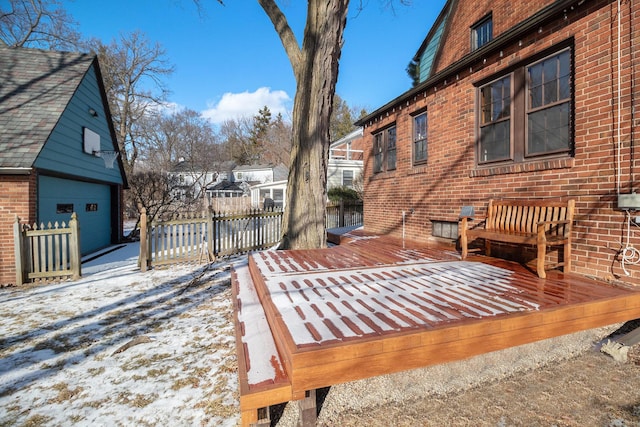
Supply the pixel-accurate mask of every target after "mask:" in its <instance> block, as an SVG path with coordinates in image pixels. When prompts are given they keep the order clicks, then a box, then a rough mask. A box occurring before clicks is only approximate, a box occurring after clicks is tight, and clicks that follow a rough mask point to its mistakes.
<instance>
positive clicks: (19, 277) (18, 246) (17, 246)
mask: <svg viewBox="0 0 640 427" xmlns="http://www.w3.org/2000/svg"><path fill="white" fill-rule="evenodd" d="M13 243H14V245H13V247H14V256H15V258H16V286H20V285H22V284H23V283H24V272H23V269H24V267H23V265H22V262H23V258H22V254H23V253H24V249H23V241H22V230H21V226H20V218H18V215H16V220H15V222H14V223H13Z"/></svg>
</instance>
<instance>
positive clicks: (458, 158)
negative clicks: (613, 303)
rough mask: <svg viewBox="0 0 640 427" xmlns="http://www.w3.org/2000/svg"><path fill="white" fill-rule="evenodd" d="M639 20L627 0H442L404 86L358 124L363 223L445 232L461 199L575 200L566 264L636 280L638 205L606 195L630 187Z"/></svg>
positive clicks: (478, 208)
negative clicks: (362, 152) (569, 257)
mask: <svg viewBox="0 0 640 427" xmlns="http://www.w3.org/2000/svg"><path fill="white" fill-rule="evenodd" d="M639 19H640V5H639V3H638V2H633V1H610V0H608V1H603V0H571V1H568V0H556V1H551V0H532V1H528V2H514V1H507V0H483V1H478V0H474V1H471V0H448V1H447V2H446V4H445V5H444V8H443V10H442V12H441V13H440V15H439V17H438V18H437V20H436V21H435V23H434V25H433V27H432V29H431V30H430V31H429V33H428V34H427V37H426V39H425V40H424V43H423V44H422V46H420V48H419V50H418V52H417V54H416V56H415V57H414V59H413V61H412V65H411V67H410V69H413V71H415V72H414V75H415V85H414V87H413V88H411V89H410V90H408V91H407V92H405V93H403V94H401V95H399V96H398V97H397V98H396V99H393V100H392V101H390V102H389V103H387V104H386V105H384V106H382V107H380V108H378V109H377V110H375V111H374V112H372V113H371V114H369V115H368V116H367V117H365V118H363V119H362V120H360V121H358V123H357V125H359V126H363V127H364V138H365V141H366V148H365V162H364V176H365V211H364V223H365V229H366V230H368V231H372V232H376V233H385V234H392V235H396V236H398V237H400V236H401V235H402V234H403V233H404V234H405V235H406V238H407V239H412V240H417V241H427V240H430V239H434V238H439V237H450V238H455V237H456V236H457V224H458V218H459V214H460V211H461V208H462V207H463V206H473V207H474V208H475V212H476V214H477V217H478V218H479V217H480V216H481V215H482V214H483V213H484V211H485V209H486V206H487V202H488V200H489V199H491V198H496V199H503V198H529V199H550V198H554V199H563V200H566V199H575V201H576V218H575V223H574V228H573V235H572V238H573V246H572V271H573V272H576V273H579V274H583V275H588V276H593V277H599V278H603V279H605V280H621V281H624V282H627V283H633V284H636V285H637V284H640V265H635V264H633V262H632V259H630V258H632V257H633V255H634V253H635V252H634V250H635V249H634V247H637V248H640V229H638V228H636V226H635V224H634V221H635V217H636V216H639V217H640V213H636V212H635V211H633V210H627V211H625V210H621V209H619V208H618V196H619V194H623V195H624V194H629V193H632V192H634V191H637V190H638V188H637V187H638V183H637V178H636V174H637V173H638V172H640V171H639V170H638V169H637V168H638V161H639V160H640V150H639V149H638V147H637V144H636V136H637V123H638V122H637V121H638V120H639V117H636V114H637V113H636V111H637V107H638V105H636V104H637V102H638V101H637V99H638V98H639V96H638V88H637V87H636V84H637V83H636V82H638V81H639V77H640V70H639V69H638V58H637V56H638V55H640V54H639V53H637V49H635V47H636V46H638V45H640V32H638V31H637V30H636V26H637V24H638V22H639ZM400 65H401V64H400ZM639 192H640V191H639ZM631 204H632V205H634V204H635V199H632V202H631ZM627 206H628V205H627ZM632 207H634V206H632ZM638 209H640V206H638ZM403 220H404V221H403ZM627 236H629V238H627ZM518 252H519V251H511V252H509V251H506V250H505V251H504V255H505V256H509V254H511V255H512V254H513V253H518ZM625 254H626V255H628V256H629V259H625V260H624V261H623V255H625ZM521 255H522V254H521ZM550 256H553V254H551V255H550ZM525 258H526V255H525ZM636 259H637V258H636ZM525 260H526V259H525ZM627 273H628V274H627Z"/></svg>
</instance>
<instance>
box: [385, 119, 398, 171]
mask: <svg viewBox="0 0 640 427" xmlns="http://www.w3.org/2000/svg"><path fill="white" fill-rule="evenodd" d="M386 137H387V138H386V141H385V142H386V144H387V170H388V171H390V170H393V169H395V168H396V127H395V126H393V127H390V128H389V129H387V131H386Z"/></svg>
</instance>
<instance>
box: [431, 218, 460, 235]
mask: <svg viewBox="0 0 640 427" xmlns="http://www.w3.org/2000/svg"><path fill="white" fill-rule="evenodd" d="M431 229H432V231H431V235H432V236H433V237H442V238H445V239H452V240H455V239H457V238H458V223H457V222H454V221H436V220H431Z"/></svg>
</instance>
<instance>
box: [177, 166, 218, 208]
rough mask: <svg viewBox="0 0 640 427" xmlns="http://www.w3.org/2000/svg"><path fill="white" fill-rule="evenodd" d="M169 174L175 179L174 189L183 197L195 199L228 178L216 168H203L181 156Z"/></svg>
mask: <svg viewBox="0 0 640 427" xmlns="http://www.w3.org/2000/svg"><path fill="white" fill-rule="evenodd" d="M169 176H171V177H173V179H174V180H175V187H174V191H176V192H178V193H179V196H180V198H181V199H188V200H194V199H198V198H202V197H204V196H205V192H206V190H207V188H209V187H211V186H213V185H216V184H218V183H219V182H221V181H223V180H224V179H226V178H227V176H226V175H225V174H224V173H220V172H219V171H214V170H202V168H201V167H197V166H195V165H194V164H193V163H192V162H190V161H188V160H185V159H184V158H180V159H179V160H178V163H177V164H176V165H175V166H174V167H173V168H172V169H171V170H170V171H169Z"/></svg>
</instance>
